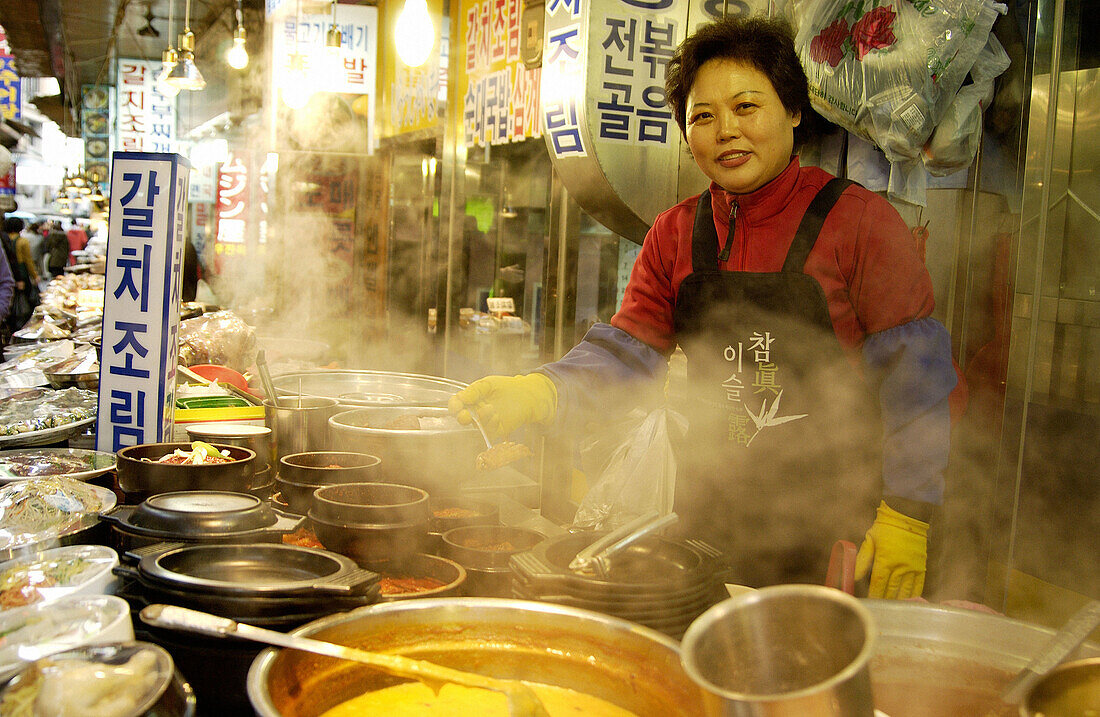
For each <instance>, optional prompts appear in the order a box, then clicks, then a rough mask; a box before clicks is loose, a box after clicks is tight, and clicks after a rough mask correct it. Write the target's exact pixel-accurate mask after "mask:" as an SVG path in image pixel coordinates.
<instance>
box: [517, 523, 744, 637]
mask: <svg viewBox="0 0 1100 717" xmlns="http://www.w3.org/2000/svg"><path fill="white" fill-rule="evenodd" d="M604 534H605V533H571V534H568V535H563V536H560V537H557V538H551V539H549V540H546V541H543V542H542V543H539V544H538V545H536V546H535V547H534V548H533V549H531V550H529V551H527V552H524V553H519V554H517V555H513V556H512V558H511V561H510V562H509V565H510V567H511V570H512V573H513V578H514V580H513V583H512V594H513V596H514V597H518V598H524V599H528V600H542V601H546V602H553V603H558V604H560V605H569V606H570V607H578V608H584V609H587V610H595V611H597V612H602V613H604V614H607V615H613V616H615V617H619V618H622V619H624V620H630V621H631V622H636V623H639V624H641V625H645V626H646V627H650V628H652V629H654V630H658V631H660V632H663V633H665V634H666V635H669V636H671V637H675V638H679V637H680V636H682V635H683V633H684V631H685V630H687V628H688V625H690V624H691V622H692V620H694V619H695V618H696V617H698V616H699V615H700V614H702V613H703V612H704V611H705V610H706V609H707V608H708V607H710V606H711V605H713V604H714V603H715V602H717V601H718V599H720V598H721V597H722V595H721V591H720V589H721V585H720V584H718V582H717V581H716V579H715V575H716V574H718V573H719V572H720V569H721V567H722V566H721V564H720V561H719V555H718V554H716V553H715V552H713V551H712V550H710V549H708V548H707V546H705V545H701V544H698V543H694V542H692V541H688V542H679V541H672V540H667V539H665V538H660V537H657V536H652V535H651V536H646V537H644V538H642V539H639V540H638V541H637V542H635V543H633V544H632V545H630V546H629V547H627V548H625V549H623V550H622V551H620V552H618V553H616V554H615V555H613V556H611V557H609V558H608V559H607V569H606V573H605V574H604V575H602V576H601V575H596V574H592V573H586V572H581V571H574V570H572V569H570V567H569V564H570V562H572V560H573V558H574V557H576V555H577V553H578V552H580V551H581V550H583V549H584V548H585V547H587V546H588V545H589V544H591V543H592V542H593V541H595V540H597V539H598V538H600V537H601V536H602V535H604Z"/></svg>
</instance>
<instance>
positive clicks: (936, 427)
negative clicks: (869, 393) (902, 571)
mask: <svg viewBox="0 0 1100 717" xmlns="http://www.w3.org/2000/svg"><path fill="white" fill-rule="evenodd" d="M863 359H864V361H865V363H866V365H867V369H868V372H867V375H868V379H869V382H870V384H871V386H872V387H873V388H877V390H878V395H879V406H880V408H881V411H882V428H883V447H882V454H883V464H882V481H883V487H884V493H885V498H886V501H887V503H889V502H890V496H897V497H899V498H902V499H906V500H914V501H920V502H924V503H934V504H939V503H941V502H942V501H943V485H944V471H945V470H946V469H947V456H948V452H949V450H950V442H951V417H950V413H949V410H948V405H947V396H948V394H949V393H951V389H953V388H954V387H955V383H956V382H957V380H958V377H957V376H956V374H955V369H954V365H953V364H952V363H951V337H950V335H949V334H948V333H947V329H946V328H944V326H943V324H941V323H940V322H938V321H936V320H935V319H931V318H926V319H918V320H916V321H910V322H909V323H907V324H902V325H901V326H896V327H894V328H892V329H887V330H885V331H880V332H878V333H875V334H871V335H869V336H867V338H866V339H865V341H864V344H863ZM902 512H904V511H902Z"/></svg>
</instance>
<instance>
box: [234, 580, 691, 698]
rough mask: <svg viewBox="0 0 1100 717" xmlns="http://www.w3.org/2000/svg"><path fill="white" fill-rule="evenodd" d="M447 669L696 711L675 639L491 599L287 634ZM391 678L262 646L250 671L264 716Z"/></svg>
mask: <svg viewBox="0 0 1100 717" xmlns="http://www.w3.org/2000/svg"><path fill="white" fill-rule="evenodd" d="M294 634H299V635H309V636H310V637H316V638H319V639H322V640H328V641H332V642H338V643H341V644H345V645H352V646H355V647H362V648H366V649H371V650H379V651H386V652H388V651H391V650H392V651H395V652H399V653H401V654H403V655H407V656H409V657H414V658H421V659H428V660H431V661H432V662H436V663H439V664H442V665H447V666H449V667H454V668H458V669H464V670H471V671H476V672H480V673H483V674H488V675H491V676H495V677H502V678H520V679H527V680H532V681H536V682H543V683H546V684H551V685H557V686H561V687H567V688H570V689H574V690H577V691H578V692H583V693H587V694H589V695H593V696H596V697H599V698H601V699H604V700H607V701H609V702H611V703H613V704H616V705H618V706H620V707H623V708H624V709H628V710H630V711H632V712H634V713H635V714H638V715H662V716H667V717H676V716H677V715H685V716H687V715H693V716H694V715H699V714H702V693H701V691H700V689H699V688H698V687H696V686H695V684H694V683H693V682H692V681H691V680H690V679H689V678H688V676H687V675H686V674H685V673H684V671H683V669H682V668H681V667H680V657H679V651H678V649H677V645H676V642H675V641H673V640H671V639H670V638H667V637H665V636H664V635H661V634H660V633H657V632H654V631H652V630H649V629H647V628H644V627H640V626H638V625H634V624H631V623H628V622H624V621H622V620H617V619H615V618H612V617H608V616H606V615H600V614H598V613H594V612H589V611H587V610H577V609H573V608H567V607H561V606H558V605H548V604H544V603H535V602H524V601H520V600H503V599H494V598H433V599H425V600H406V601H401V602H393V603H388V604H384V605H376V606H372V607H370V608H367V609H359V610H354V611H352V612H348V613H343V614H339V615H331V616H329V617H327V618H323V619H321V620H317V621H315V622H312V623H310V624H308V625H304V626H302V627H301V628H299V629H297V630H295V631H294ZM403 681H404V680H400V679H398V678H394V677H390V676H387V675H383V674H382V673H380V672H378V671H376V670H373V669H371V668H369V667H366V666H364V665H359V664H356V663H353V662H346V661H341V660H336V659H332V658H328V657H318V656H316V655H311V654H308V653H304V652H298V651H295V650H282V651H276V650H274V649H270V648H269V649H267V650H264V652H263V653H261V654H260V655H259V657H258V658H257V659H256V660H255V662H253V663H252V668H251V669H250V670H249V673H248V683H247V684H248V697H249V701H250V702H251V703H252V706H253V708H254V709H255V710H256V713H257V714H259V715H261V716H262V717H279V716H281V717H316V715H320V714H322V713H323V712H325V711H326V710H328V709H330V708H332V707H334V706H336V705H338V704H340V703H342V702H345V701H347V700H349V699H351V698H352V697H355V696H357V695H360V694H362V693H363V692H366V691H370V690H376V689H381V688H384V687H388V686H390V685H392V684H396V683H398V682H403Z"/></svg>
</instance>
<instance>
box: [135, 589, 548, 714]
mask: <svg viewBox="0 0 1100 717" xmlns="http://www.w3.org/2000/svg"><path fill="white" fill-rule="evenodd" d="M140 615H141V619H142V620H143V621H144V622H146V623H148V624H150V625H154V626H156V627H163V628H169V629H173V630H186V631H189V632H197V633H200V634H202V635H211V636H214V637H226V636H229V635H233V636H235V637H240V638H244V639H246V640H252V641H253V642H260V643H263V644H265V645H275V646H276V647H287V648H290V649H292V650H302V651H303V652H312V653H314V654H317V655H325V656H327V657H336V658H339V659H341V660H351V661H352V662H361V663H363V664H366V665H370V666H371V667H374V668H376V669H379V670H381V671H383V672H386V673H388V674H391V675H395V676H397V677H407V678H409V679H414V680H419V681H420V682H423V683H424V684H426V685H427V686H428V687H430V688H431V689H432V690H433V691H435V692H438V691H439V688H441V687H442V686H443V685H445V684H447V683H453V684H456V685H463V686H465V687H476V688H480V689H484V690H492V691H493V692H500V693H502V694H504V695H505V696H506V697H507V698H508V714H509V715H511V717H550V714H549V713H548V712H547V711H546V707H544V706H543V704H542V702H541V701H540V700H539V698H538V695H536V694H535V691H534V690H533V689H531V687H530V685H527V684H525V683H523V682H520V681H518V680H501V679H497V678H495V677H487V676H485V675H478V674H475V673H472V672H463V671H462V670H455V669H452V668H450V667H444V666H443V665H437V664H435V663H433V662H425V661H423V660H414V659H412V658H409V657H402V656H401V655H387V654H382V653H378V652H368V651H366V650H360V649H358V648H355V647H347V646H346V645H337V644H335V643H332V642H324V641H322V640H314V639H313V638H309V637H301V636H298V635H287V634H285V633H282V632H276V631H275V630H265V629H264V628H261V627H254V626H252V625H246V624H244V623H241V622H237V621H236V620H231V619H229V618H227V617H219V616H218V615H211V614H210V613H205V612H199V611H198V610H191V609H188V608H184V607H178V606H176V605H159V604H154V605H148V606H146V607H145V608H144V609H142V611H141V613H140Z"/></svg>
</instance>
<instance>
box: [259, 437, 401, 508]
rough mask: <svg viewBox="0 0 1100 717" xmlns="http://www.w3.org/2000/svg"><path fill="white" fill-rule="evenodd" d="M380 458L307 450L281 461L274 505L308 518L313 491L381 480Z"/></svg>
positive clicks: (345, 452)
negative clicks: (329, 486) (323, 487)
mask: <svg viewBox="0 0 1100 717" xmlns="http://www.w3.org/2000/svg"><path fill="white" fill-rule="evenodd" d="M380 464H381V459H379V458H378V456H373V455H369V454H366V453H353V452H348V451H308V452H305V453H291V454H290V455H286V456H283V457H281V458H280V459H279V474H278V475H277V476H275V494H274V495H273V496H272V503H273V504H274V505H275V506H276V507H279V508H283V509H284V510H287V511H290V512H293V513H297V514H299V515H305V514H306V513H308V512H309V509H310V507H311V506H312V504H313V491H315V490H317V489H318V488H320V487H322V486H327V485H342V484H345V483H363V482H366V481H374V480H378V478H379V476H380V475H381V474H380Z"/></svg>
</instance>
